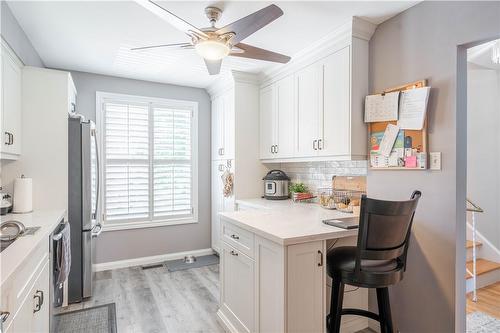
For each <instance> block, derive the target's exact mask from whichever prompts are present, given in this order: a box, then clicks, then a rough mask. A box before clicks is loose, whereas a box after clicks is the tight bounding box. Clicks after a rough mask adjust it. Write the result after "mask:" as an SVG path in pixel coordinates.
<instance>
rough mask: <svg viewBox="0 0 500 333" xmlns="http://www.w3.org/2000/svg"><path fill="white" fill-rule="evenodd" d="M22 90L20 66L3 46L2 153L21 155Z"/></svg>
mask: <svg viewBox="0 0 500 333" xmlns="http://www.w3.org/2000/svg"><path fill="white" fill-rule="evenodd" d="M21 89H22V69H21V67H20V64H19V63H18V61H17V60H15V59H13V55H12V54H11V52H9V51H7V49H6V47H5V46H4V45H2V111H1V117H2V120H1V124H2V133H1V134H2V135H1V140H2V141H1V143H2V144H1V146H0V147H1V152H2V153H8V154H14V155H19V154H21Z"/></svg>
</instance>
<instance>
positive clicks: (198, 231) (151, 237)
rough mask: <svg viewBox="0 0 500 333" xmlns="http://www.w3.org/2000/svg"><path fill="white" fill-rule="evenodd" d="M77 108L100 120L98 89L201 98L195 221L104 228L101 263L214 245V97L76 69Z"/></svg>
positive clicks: (194, 90) (99, 253) (99, 250)
mask: <svg viewBox="0 0 500 333" xmlns="http://www.w3.org/2000/svg"><path fill="white" fill-rule="evenodd" d="M71 74H72V76H73V80H74V82H75V86H76V90H77V92H78V95H77V111H78V112H80V113H82V114H84V115H85V116H86V117H88V118H90V119H93V120H95V119H96V117H95V115H96V110H95V106H96V91H104V92H110V93H120V94H130V95H140V96H149V97H161V98H172V99H181V100H189V101H195V102H198V112H199V117H198V127H199V128H198V152H199V162H198V163H199V165H198V170H199V171H198V172H199V174H198V179H199V184H198V205H199V206H198V209H199V222H198V223H195V224H186V225H176V226H166V227H155V228H147V229H132V230H121V231H108V232H103V233H102V234H101V236H100V237H99V238H98V241H97V263H102V262H109V261H115V260H123V259H131V258H138V257H145V256H153V255H159V254H166V253H173V252H179V251H188V250H197V249H205V248H209V247H210V193H211V191H210V110H211V108H210V97H209V95H208V94H207V93H206V91H205V90H204V89H198V88H190V87H181V86H175V85H168V84H160V83H153V82H146V81H139V80H130V79H124V78H118V77H112V76H104V75H97V74H90V73H82V72H71Z"/></svg>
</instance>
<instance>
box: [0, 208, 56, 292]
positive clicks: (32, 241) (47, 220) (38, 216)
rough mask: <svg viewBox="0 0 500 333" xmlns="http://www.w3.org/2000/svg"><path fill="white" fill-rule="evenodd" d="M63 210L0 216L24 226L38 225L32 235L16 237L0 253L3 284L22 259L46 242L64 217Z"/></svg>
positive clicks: (4, 220)
mask: <svg viewBox="0 0 500 333" xmlns="http://www.w3.org/2000/svg"><path fill="white" fill-rule="evenodd" d="M64 215H65V211H64V210H46V211H43V210H40V211H35V212H33V213H29V214H7V215H4V216H1V217H0V222H7V221H11V220H15V221H19V222H21V223H23V224H24V226H25V227H40V229H39V230H38V231H37V232H36V233H35V234H34V235H27V236H22V237H19V238H17V239H16V240H15V241H14V242H13V243H12V244H10V245H9V247H7V248H6V249H4V250H3V251H2V253H0V267H1V271H0V279H1V283H2V284H3V283H4V282H5V281H6V280H7V279H8V278H9V277H10V275H11V274H12V273H13V272H15V271H16V270H17V269H18V267H19V266H20V265H22V263H23V261H24V259H26V258H27V257H28V256H29V255H30V254H31V252H32V251H33V250H34V249H35V248H36V247H37V246H38V244H40V242H48V241H49V236H50V234H51V233H52V232H53V231H54V229H55V228H56V227H57V225H58V223H59V222H61V220H62V219H63V218H64Z"/></svg>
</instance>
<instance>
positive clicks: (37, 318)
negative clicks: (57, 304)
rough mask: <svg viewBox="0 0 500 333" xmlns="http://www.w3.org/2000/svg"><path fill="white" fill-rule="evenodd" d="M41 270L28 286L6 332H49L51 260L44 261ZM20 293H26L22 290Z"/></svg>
mask: <svg viewBox="0 0 500 333" xmlns="http://www.w3.org/2000/svg"><path fill="white" fill-rule="evenodd" d="M44 262H45V263H44V264H43V265H42V266H43V268H41V271H38V272H36V273H37V274H35V276H36V279H35V280H34V281H32V284H30V283H29V284H28V285H27V286H26V288H30V289H29V291H28V292H27V293H25V297H24V298H23V299H22V300H21V302H20V304H19V305H18V309H17V311H16V312H15V313H14V314H12V313H11V315H13V318H12V320H11V321H10V323H9V324H8V326H7V327H5V330H4V332H10V333H25V332H49V329H50V328H49V325H50V323H49V321H50V313H49V306H50V304H49V291H50V289H49V262H48V260H45V261H44ZM18 294H19V295H21V294H24V291H20V292H19V293H18Z"/></svg>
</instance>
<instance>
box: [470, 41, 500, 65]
mask: <svg viewBox="0 0 500 333" xmlns="http://www.w3.org/2000/svg"><path fill="white" fill-rule="evenodd" d="M499 41H500V39H497V40H494V41H491V42H487V43H484V44H480V45H477V46H474V47H471V48H470V49H468V50H467V61H468V62H470V63H473V64H475V65H478V66H480V67H483V68H489V69H495V70H500V64H495V63H493V61H492V60H491V54H492V52H493V46H494V45H495V44H496V43H497V42H499Z"/></svg>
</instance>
